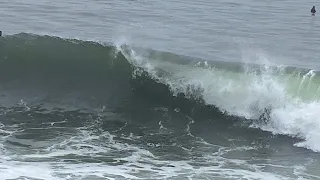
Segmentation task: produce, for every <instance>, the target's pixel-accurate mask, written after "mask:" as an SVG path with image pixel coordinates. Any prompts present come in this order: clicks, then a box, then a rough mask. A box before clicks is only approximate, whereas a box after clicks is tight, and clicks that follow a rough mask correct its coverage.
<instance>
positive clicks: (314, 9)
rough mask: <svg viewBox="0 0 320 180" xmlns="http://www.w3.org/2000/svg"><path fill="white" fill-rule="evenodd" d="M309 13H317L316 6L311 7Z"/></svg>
mask: <svg viewBox="0 0 320 180" xmlns="http://www.w3.org/2000/svg"><path fill="white" fill-rule="evenodd" d="M311 12H312V13H313V14H314V13H316V12H317V11H316V6H313V7H312V9H311Z"/></svg>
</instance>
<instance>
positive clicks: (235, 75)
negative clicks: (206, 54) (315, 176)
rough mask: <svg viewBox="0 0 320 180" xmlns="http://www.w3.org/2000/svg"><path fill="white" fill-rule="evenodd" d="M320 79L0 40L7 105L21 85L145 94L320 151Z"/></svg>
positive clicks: (62, 42)
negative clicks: (244, 123)
mask: <svg viewBox="0 0 320 180" xmlns="http://www.w3.org/2000/svg"><path fill="white" fill-rule="evenodd" d="M319 77H320V76H319V75H318V72H315V71H312V70H307V69H300V68H295V67H284V66H270V65H268V64H244V63H226V62H217V61H204V60H200V59H195V58H191V57H184V56H179V55H175V54H171V53H166V52H158V51H154V50H146V49H141V48H134V47H131V46H128V45H123V44H120V45H111V44H99V43H96V42H84V41H80V40H71V39H62V38H58V37H50V36H38V35H32V34H25V33H21V34H17V35H13V36H5V37H1V38H0V87H1V89H0V90H1V91H2V92H1V91H0V92H1V93H2V94H5V95H4V96H2V97H1V99H2V103H1V104H2V105H1V106H6V100H5V99H6V98H5V97H6V94H10V93H8V92H9V91H13V90H16V89H20V90H21V91H27V90H28V89H30V88H31V89H32V88H34V89H37V91H38V92H37V95H38V94H39V92H46V93H47V92H54V93H51V100H52V99H55V100H56V101H60V100H61V101H63V100H65V99H66V96H61V95H62V94H63V95H65V94H69V95H68V97H67V99H68V98H70V99H72V100H75V99H77V100H79V99H82V100H83V101H91V100H92V99H95V100H96V101H95V102H98V103H99V104H106V103H107V104H108V106H109V107H115V106H116V107H119V106H121V105H122V103H123V102H124V101H128V99H130V98H131V97H132V96H134V97H136V94H140V96H139V97H142V98H146V99H147V100H149V101H155V102H156V103H161V104H164V105H166V106H170V107H172V108H180V109H181V110H182V111H185V112H186V113H196V112H201V113H204V111H201V110H202V109H206V112H208V111H212V112H213V113H209V114H208V116H210V115H214V116H218V115H219V116H220V115H221V116H222V115H224V116H235V117H239V118H238V120H242V118H245V119H249V120H251V121H252V123H251V124H252V127H256V128H260V129H262V130H266V131H270V132H272V133H276V134H285V135H290V136H292V137H298V138H301V139H302V141H301V142H300V143H297V144H296V146H299V147H305V148H309V149H312V150H314V151H320V143H319V142H318V141H317V139H319V138H320V133H319V132H320V119H319V117H320V116H319V115H320V114H319V111H317V109H319V108H320V103H319V98H320V92H319V83H320V78H319ZM77 93H78V96H76V97H71V96H74V94H77ZM52 94H55V95H54V96H52ZM57 94H59V95H60V96H59V97H60V98H57V97H58V95H57ZM28 95H29V96H30V93H29V94H28ZM25 96H26V94H25ZM46 97H48V96H46ZM7 99H8V98H7ZM43 101H44V100H43ZM46 101H48V98H47V99H46ZM28 102H29V101H28ZM78 104H79V103H78ZM88 108H90V106H88Z"/></svg>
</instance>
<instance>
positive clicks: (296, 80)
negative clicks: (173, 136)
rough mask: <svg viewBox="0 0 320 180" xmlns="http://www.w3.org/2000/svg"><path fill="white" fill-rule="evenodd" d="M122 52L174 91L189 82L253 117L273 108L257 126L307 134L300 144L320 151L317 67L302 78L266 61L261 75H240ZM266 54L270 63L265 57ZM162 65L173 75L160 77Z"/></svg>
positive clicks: (223, 106) (212, 99) (231, 110)
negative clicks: (265, 123) (158, 73)
mask: <svg viewBox="0 0 320 180" xmlns="http://www.w3.org/2000/svg"><path fill="white" fill-rule="evenodd" d="M122 52H123V54H125V56H126V57H127V58H128V59H130V61H132V62H134V65H137V66H138V67H140V68H143V69H144V70H145V71H147V72H150V75H151V76H152V77H153V78H154V79H156V80H157V81H160V82H162V83H164V84H167V85H169V87H170V88H171V90H172V92H173V93H174V94H177V93H179V92H183V93H185V94H186V95H188V94H190V93H191V92H190V86H192V87H195V89H197V88H200V89H203V92H202V95H203V98H204V100H205V102H206V103H208V104H212V105H215V106H216V107H218V108H219V109H220V110H221V111H225V112H227V113H228V114H231V115H236V116H243V117H245V118H248V119H257V118H259V116H260V115H261V114H262V113H263V112H264V111H265V109H268V108H271V109H272V110H271V114H270V117H271V120H270V123H269V124H268V125H267V126H265V125H264V124H256V126H255V127H258V128H261V129H263V130H268V131H271V132H273V133H280V134H286V135H290V136H294V137H299V138H302V139H304V141H303V142H300V143H297V144H296V146H299V147H305V148H308V149H312V150H313V151H320V142H319V141H317V139H320V133H319V132H320V118H319V117H320V111H319V108H320V102H319V101H318V99H313V98H314V97H319V90H318V89H319V82H318V80H317V79H315V77H316V75H315V72H314V71H313V70H311V71H309V72H308V73H307V74H305V75H303V74H302V78H300V75H299V74H298V75H295V74H289V75H287V74H284V72H283V69H284V67H283V66H279V68H277V69H276V70H275V71H274V70H273V69H272V68H271V67H270V66H268V65H263V66H261V68H260V69H259V70H260V71H261V72H260V73H257V72H256V71H254V70H252V69H250V68H247V69H246V71H245V73H240V72H232V71H228V70H224V69H217V68H214V67H208V65H204V66H201V64H202V63H198V64H197V65H196V66H190V65H179V64H175V63H173V62H172V63H170V62H168V61H159V60H158V61H156V60H152V59H147V58H144V56H143V55H140V54H138V53H137V52H135V51H133V50H130V53H129V54H128V53H127V51H124V50H122ZM261 58H262V59H264V63H265V64H267V60H266V58H264V57H260V58H259V59H261ZM142 59H143V61H142ZM157 69H161V70H163V71H166V72H168V75H164V76H158V75H157V73H156V72H155V71H156V70H157ZM292 79H293V80H292ZM191 90H192V89H191ZM193 92H194V91H193ZM200 92H201V91H200Z"/></svg>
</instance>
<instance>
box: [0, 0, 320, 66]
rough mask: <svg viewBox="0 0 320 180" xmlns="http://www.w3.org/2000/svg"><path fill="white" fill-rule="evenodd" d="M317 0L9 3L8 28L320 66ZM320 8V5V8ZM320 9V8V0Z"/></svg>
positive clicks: (1, 13) (1, 12) (4, 15)
mask: <svg viewBox="0 0 320 180" xmlns="http://www.w3.org/2000/svg"><path fill="white" fill-rule="evenodd" d="M313 5H317V1H315V0H313V1H298V0H291V1H276V0H267V1H253V0H246V1H242V2H239V1H234V0H227V1H221V0H217V1H208V0H203V1H196V2H195V1H189V0H188V1H180V0H167V1H155V0H150V1H146V0H117V1H115V0H109V1H102V0H94V1H93V0H90V1H89V0H78V1H74V0H69V1H61V0H58V1H48V0H42V1H34V0H26V1H23V2H22V1H17V0H14V1H3V2H2V3H1V7H0V17H1V26H0V27H1V30H2V31H3V33H4V34H14V33H19V32H31V33H36V34H50V35H55V36H60V37H71V38H79V39H87V40H96V41H102V42H112V43H114V42H125V43H130V44H134V45H137V46H140V47H148V48H152V49H156V50H164V51H171V52H174V53H178V54H183V55H189V56H195V57H200V58H205V59H206V60H215V61H246V62H247V61H255V62H260V61H262V60H261V59H263V61H265V60H266V59H267V61H269V62H272V63H275V64H277V65H279V64H287V65H294V66H298V67H307V68H312V69H320V64H319V63H318V57H319V56H320V31H319V29H320V20H319V18H318V16H311V13H310V9H311V7H312V6H313ZM316 7H317V6H316ZM319 7H320V6H319Z"/></svg>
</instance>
